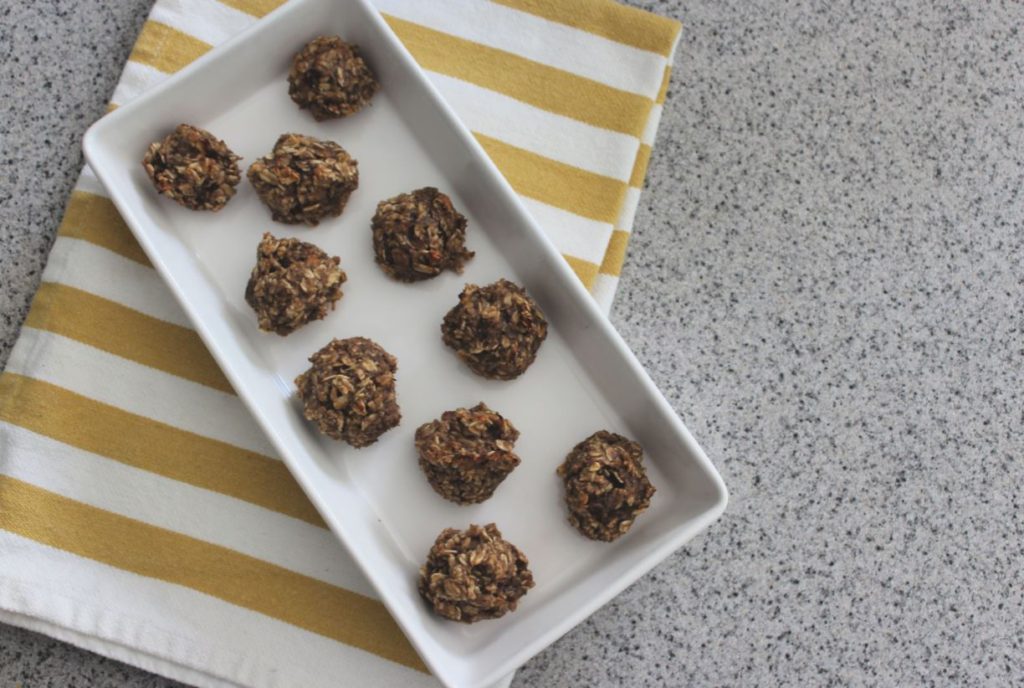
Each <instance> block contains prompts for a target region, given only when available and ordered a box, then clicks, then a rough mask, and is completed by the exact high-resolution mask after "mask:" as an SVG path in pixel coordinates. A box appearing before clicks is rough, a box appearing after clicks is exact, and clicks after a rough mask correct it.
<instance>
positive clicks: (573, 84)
mask: <svg viewBox="0 0 1024 688" xmlns="http://www.w3.org/2000/svg"><path fill="white" fill-rule="evenodd" d="M384 18H385V19H386V20H387V22H388V24H389V25H390V26H391V28H392V30H394V32H395V33H396V34H397V35H398V38H399V39H400V40H401V41H402V43H404V44H405V47H406V48H408V49H409V52H411V53H412V55H413V57H415V58H416V61H417V62H419V63H420V66H421V67H423V68H424V69H429V70H431V71H434V72H440V73H442V74H447V75H448V76H451V77H455V78H456V79H462V80H463V81H469V82H471V83H474V84H476V85H478V86H482V87H484V88H487V89H490V90H492V91H498V92H499V93H504V94H505V95H507V96H511V97H512V98H515V99H516V100H521V101H523V102H524V103H529V104H530V105H533V106H534V107H538V108H541V109H542V110H547V111H549V112H554V113H556V114H559V115H564V116H566V117H571V118H573V119H576V120H579V121H581V122H586V123H587V124H592V125H594V126H596V127H601V128H603V129H612V130H614V131H620V132H623V133H626V134H631V135H633V136H637V137H639V136H640V135H641V134H643V130H644V125H645V124H646V122H647V116H648V114H649V113H650V111H651V106H652V105H653V101H652V100H651V99H649V98H644V97H643V96H641V95H637V94H635V93H629V92H627V91H620V90H619V89H617V88H612V87H611V86H606V85H605V84H602V83H600V82H598V81H594V80H592V79H587V78H585V77H581V76H577V75H575V74H570V73H569V72H566V71H563V70H561V69H556V68H554V67H550V66H548V65H546V64H542V63H540V62H534V61H533V60H528V59H526V58H525V57H520V56H519V55H515V54H513V53H509V52H505V51H504V50H498V49H496V48H491V47H489V46H486V45H483V44H480V43H474V42H472V41H467V40H465V39H462V38H457V37H455V36H452V35H449V34H446V33H442V32H440V31H435V30H433V29H428V28H427V27H425V26H421V25H419V24H414V23H412V22H407V21H405V20H403V19H398V18H396V17H392V16H389V15H384Z"/></svg>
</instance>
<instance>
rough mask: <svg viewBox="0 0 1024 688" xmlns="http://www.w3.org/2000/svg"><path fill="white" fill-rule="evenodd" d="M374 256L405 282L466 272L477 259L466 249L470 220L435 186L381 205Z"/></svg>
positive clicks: (386, 269) (395, 198) (374, 226)
mask: <svg viewBox="0 0 1024 688" xmlns="http://www.w3.org/2000/svg"><path fill="white" fill-rule="evenodd" d="M372 228H373V252H374V255H375V256H376V258H377V264H378V265H380V267H381V269H382V270H384V272H386V273H388V274H389V275H391V276H392V277H394V278H395V279H398V280H401V281H403V282H418V281H419V280H425V279H430V278H431V277H437V276H438V275H440V274H441V272H442V271H443V270H453V271H455V272H459V273H461V272H462V266H463V265H464V264H465V262H466V261H467V260H469V259H470V258H472V257H473V252H472V251H467V250H466V246H465V243H466V218H465V217H463V216H462V215H461V214H459V212H458V211H457V210H455V207H454V206H453V205H452V200H451V199H450V198H448V196H446V195H445V194H443V193H441V192H440V191H438V190H437V189H435V188H433V187H429V186H428V187H426V188H423V189H417V190H416V191H413V192H411V193H404V194H399V195H398V196H395V197H394V198H389V199H387V200H386V201H381V202H380V203H378V204H377V213H376V214H375V215H374V216H373V223H372Z"/></svg>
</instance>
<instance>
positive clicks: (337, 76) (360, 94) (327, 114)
mask: <svg viewBox="0 0 1024 688" xmlns="http://www.w3.org/2000/svg"><path fill="white" fill-rule="evenodd" d="M378 88H379V86H378V84H377V80H376V79H374V78H373V72H371V71H370V68H369V67H367V66H366V62H365V61H364V60H363V58H362V56H361V55H360V54H359V46H356V45H352V44H351V43H346V42H345V41H343V40H341V39H340V38H338V37H337V36H320V37H319V38H314V39H313V40H312V41H310V42H309V43H307V44H306V46H305V47H304V48H303V49H302V50H300V51H299V53H298V54H297V55H296V56H295V59H294V60H293V61H292V68H291V71H289V72H288V95H290V96H291V97H292V100H294V101H295V103H296V104H297V105H298V106H299V107H300V108H302V109H303V110H309V111H310V113H312V115H313V117H315V118H316V120H317V121H318V122H319V121H322V120H325V119H335V118H337V117H346V116H348V115H351V114H352V113H354V112H358V111H359V110H361V109H363V107H365V106H366V105H367V104H368V103H369V102H370V99H371V98H373V94H375V93H376V92H377V89H378Z"/></svg>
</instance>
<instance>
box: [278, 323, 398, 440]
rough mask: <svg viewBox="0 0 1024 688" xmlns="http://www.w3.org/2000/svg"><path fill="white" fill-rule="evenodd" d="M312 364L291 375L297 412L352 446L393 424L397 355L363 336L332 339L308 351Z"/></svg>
mask: <svg viewBox="0 0 1024 688" xmlns="http://www.w3.org/2000/svg"><path fill="white" fill-rule="evenodd" d="M309 361H310V363H312V364H313V365H312V367H310V369H309V370H307V371H306V372H304V373H303V374H302V375H299V376H298V377H297V378H295V386H296V387H298V390H299V399H300V400H301V401H302V404H303V413H302V415H303V416H304V417H305V418H306V420H308V421H310V422H312V423H315V424H316V426H317V427H318V428H320V432H322V433H323V434H325V435H327V436H328V437H330V438H333V439H336V440H343V441H345V442H348V443H349V444H351V445H352V446H353V447H366V446H368V445H371V444H373V443H374V442H376V441H377V438H379V437H380V436H381V435H383V434H384V433H385V432H387V431H388V430H390V429H391V428H393V427H395V426H397V425H398V422H399V421H400V420H401V419H402V414H401V412H400V411H399V409H398V401H397V400H396V399H395V371H396V370H397V369H398V361H396V360H395V357H394V356H392V355H391V354H389V353H388V352H387V351H385V350H384V349H383V348H381V346H380V345H379V344H377V343H376V342H374V341H372V340H370V339H366V338H365V337H352V338H350V339H333V340H331V343H330V344H328V345H327V346H325V347H324V348H322V349H320V350H319V351H317V352H316V353H315V354H313V355H312V356H310V357H309Z"/></svg>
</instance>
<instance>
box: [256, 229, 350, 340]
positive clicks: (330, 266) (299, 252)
mask: <svg viewBox="0 0 1024 688" xmlns="http://www.w3.org/2000/svg"><path fill="white" fill-rule="evenodd" d="M340 263H341V259H340V258H338V257H336V256H329V255H327V254H326V253H324V252H323V251H322V250H321V249H320V248H319V247H317V246H314V245H313V244H308V243H306V242H305V241H299V240H298V239H278V238H277V237H275V236H274V235H272V234H271V233H270V232H266V233H264V235H263V240H262V241H260V244H259V246H258V247H257V248H256V267H254V268H253V269H252V274H251V275H250V276H249V283H248V284H247V285H246V287H245V301H246V303H248V304H249V305H250V306H252V309H253V310H254V311H256V318H257V321H258V322H259V326H260V329H261V330H264V331H266V332H276V333H277V334H279V335H282V336H284V335H287V334H290V333H292V332H294V331H295V330H296V329H298V328H299V327H302V326H303V325H305V324H306V323H308V322H310V321H313V320H320V319H322V318H323V317H324V316H326V315H327V311H328V310H333V309H334V304H335V303H337V301H338V299H340V298H341V285H342V283H343V282H344V281H345V279H346V276H345V272H344V271H343V270H342V269H341V268H340V267H338V265H339V264H340Z"/></svg>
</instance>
